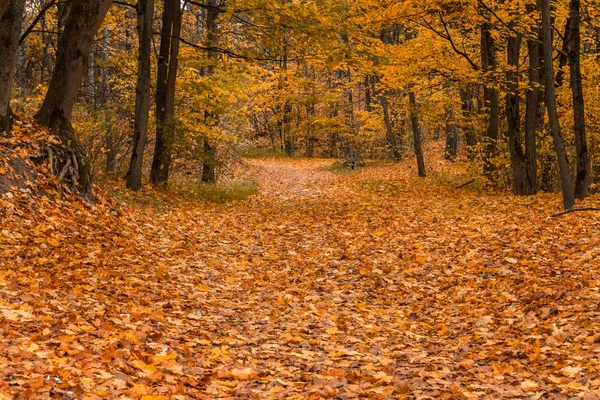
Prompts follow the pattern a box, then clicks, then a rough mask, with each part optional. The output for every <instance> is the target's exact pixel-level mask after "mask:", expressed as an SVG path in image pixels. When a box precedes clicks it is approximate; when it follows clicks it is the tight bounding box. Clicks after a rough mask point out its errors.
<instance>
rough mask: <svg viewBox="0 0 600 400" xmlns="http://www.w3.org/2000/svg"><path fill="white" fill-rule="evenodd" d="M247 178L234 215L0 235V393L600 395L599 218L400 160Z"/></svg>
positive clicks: (175, 211)
mask: <svg viewBox="0 0 600 400" xmlns="http://www.w3.org/2000/svg"><path fill="white" fill-rule="evenodd" d="M251 163H252V165H253V166H254V167H253V168H252V169H251V170H250V177H253V178H254V179H257V180H258V181H259V182H260V184H261V188H262V194H261V195H259V196H255V197H253V198H251V199H249V200H248V201H243V202H234V203H231V204H227V205H215V204H205V203H198V202H182V201H183V200H181V199H176V201H175V200H174V201H173V202H172V203H169V200H170V199H168V198H167V199H165V200H164V204H162V203H160V204H158V205H157V206H152V205H148V206H145V207H144V206H142V205H140V203H139V202H138V203H134V205H133V206H130V207H128V208H126V209H125V210H124V211H123V213H122V215H121V216H115V215H113V214H107V213H106V212H105V211H102V207H101V206H98V207H97V208H94V209H89V210H88V209H85V208H84V207H82V206H77V205H76V204H75V205H73V204H69V203H64V207H63V208H60V209H56V207H59V206H60V207H62V206H63V204H62V203H61V204H59V205H56V204H53V203H42V204H36V205H35V207H37V208H36V212H38V213H40V214H39V217H35V216H31V215H28V216H27V217H26V218H23V219H22V220H20V219H18V218H17V216H18V215H17V214H13V218H12V219H6V221H8V222H10V223H12V224H13V225H11V226H10V227H5V228H4V229H3V230H2V231H1V232H0V234H1V235H2V237H1V238H0V250H1V251H2V253H0V254H2V255H3V256H4V258H3V259H2V258H0V266H3V269H2V270H1V271H0V288H1V289H2V290H1V291H0V329H2V330H3V339H1V340H0V394H2V393H5V394H6V396H8V398H19V396H21V398H51V397H52V396H54V397H56V396H57V395H60V396H62V397H63V398H75V397H77V398H88V399H99V398H100V399H101V398H121V397H122V398H125V397H123V396H126V397H127V398H134V399H140V398H144V397H143V396H150V395H153V396H165V398H172V399H203V398H260V399H271V398H287V397H290V396H297V397H296V398H309V397H310V398H349V399H351V398H381V399H383V398H390V396H391V397H392V398H393V397H395V398H431V399H440V398H549V397H551V396H554V395H555V394H556V395H557V396H559V398H561V397H560V396H562V395H561V394H560V393H563V394H569V395H571V396H580V395H581V396H583V395H584V394H585V396H587V398H590V399H591V398H597V397H593V396H596V395H597V394H598V393H600V392H599V390H600V375H598V373H597V371H600V362H599V361H598V358H597V356H596V354H597V352H598V351H599V350H600V348H599V347H598V345H597V343H598V332H600V320H599V319H598V302H599V297H598V291H597V287H598V284H597V282H598V279H597V277H598V267H599V266H598V260H599V259H600V219H599V218H598V217H597V216H595V215H588V216H580V215H570V216H567V217H566V218H562V219H552V218H549V217H548V215H549V214H551V213H552V212H553V211H554V210H555V208H556V207H558V205H559V204H560V201H559V199H558V197H557V196H554V195H540V196H536V197H532V198H515V197H511V196H508V195H504V194H503V195H500V196H494V195H485V194H482V193H477V192H469V191H468V190H464V191H463V190H461V191H457V190H454V189H453V188H452V186H444V185H442V184H440V183H439V182H437V181H435V178H428V179H426V180H418V179H416V178H414V175H415V174H414V171H413V170H411V169H410V167H408V166H405V165H400V166H398V165H394V166H384V167H373V168H368V169H366V170H363V171H360V172H357V173H355V174H352V175H350V176H346V177H340V176H338V175H335V174H332V173H329V172H326V171H324V170H323V169H322V168H323V167H324V166H327V165H328V164H329V162H327V161H318V160H317V161H296V160H293V161H281V160H268V161H267V160H261V161H252V162H251ZM432 175H435V174H432ZM152 196H154V194H152ZM151 199H152V200H153V201H157V200H156V199H155V198H154V197H151ZM592 200H594V201H597V200H598V199H592ZM151 204H152V203H151ZM9 211H10V210H9ZM10 212H12V211H10ZM19 218H20V217H19ZM14 221H22V223H20V224H17V223H16V222H14ZM3 260H4V261H3ZM2 316H3V317H2ZM69 393H70V394H69ZM0 398H2V396H0ZM151 398H152V397H147V399H151Z"/></svg>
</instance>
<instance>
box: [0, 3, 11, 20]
mask: <svg viewBox="0 0 600 400" xmlns="http://www.w3.org/2000/svg"><path fill="white" fill-rule="evenodd" d="M9 4H10V3H9V2H8V1H6V0H2V1H1V2H0V19H2V17H3V16H4V11H6V9H7V8H8V5H9Z"/></svg>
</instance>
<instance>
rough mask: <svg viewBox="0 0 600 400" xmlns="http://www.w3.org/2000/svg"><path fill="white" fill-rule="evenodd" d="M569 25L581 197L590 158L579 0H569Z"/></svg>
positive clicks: (577, 180) (587, 179)
mask: <svg viewBox="0 0 600 400" xmlns="http://www.w3.org/2000/svg"><path fill="white" fill-rule="evenodd" d="M569 20H570V23H568V24H567V25H568V26H570V27H571V29H570V32H567V35H566V36H565V41H566V42H567V44H568V45H567V46H568V53H567V54H568V59H569V70H570V75H571V92H572V94H573V132H574V134H575V149H576V152H577V165H576V170H577V171H576V175H575V197H576V198H578V199H583V198H585V197H587V196H588V192H589V186H590V177H591V174H590V158H589V155H588V147H587V136H586V131H585V102H584V97H583V84H582V80H581V4H580V0H571V1H570V5H569Z"/></svg>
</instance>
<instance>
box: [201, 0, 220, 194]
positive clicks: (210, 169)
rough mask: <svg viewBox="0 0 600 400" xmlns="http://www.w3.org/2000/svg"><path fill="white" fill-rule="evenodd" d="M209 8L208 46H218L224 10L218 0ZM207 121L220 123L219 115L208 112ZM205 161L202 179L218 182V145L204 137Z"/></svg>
mask: <svg viewBox="0 0 600 400" xmlns="http://www.w3.org/2000/svg"><path fill="white" fill-rule="evenodd" d="M207 3H208V8H207V9H206V46H207V47H209V48H210V47H218V46H219V34H218V31H217V29H218V26H217V18H218V17H219V14H220V13H221V12H222V11H221V8H220V6H222V4H219V2H218V0H208V2H207ZM209 57H210V58H211V64H210V65H209V66H208V68H207V74H208V75H211V74H213V73H214V72H215V67H216V64H217V55H216V53H214V52H210V53H209ZM204 119H205V121H210V122H209V124H210V125H211V126H217V125H218V124H219V116H218V115H216V114H214V113H207V114H206V115H205V118H204ZM204 154H205V157H204V162H203V164H202V181H203V182H207V183H217V173H216V167H217V147H216V145H215V144H213V143H211V142H210V140H209V139H208V138H205V139H204Z"/></svg>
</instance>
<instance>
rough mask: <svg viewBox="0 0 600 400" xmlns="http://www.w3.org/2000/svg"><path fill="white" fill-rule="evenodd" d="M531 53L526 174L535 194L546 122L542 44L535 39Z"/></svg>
mask: <svg viewBox="0 0 600 400" xmlns="http://www.w3.org/2000/svg"><path fill="white" fill-rule="evenodd" d="M527 49H528V55H529V73H528V79H529V88H528V89H527V93H526V95H525V103H526V106H525V158H526V160H527V167H526V175H527V181H528V182H529V186H530V188H531V193H529V194H535V193H537V192H538V190H539V182H538V178H537V170H538V166H537V144H536V141H537V136H538V132H541V130H542V128H543V123H544V107H543V103H542V100H543V95H542V90H541V89H540V85H543V79H542V72H541V68H542V65H541V57H542V54H541V53H542V52H541V44H540V42H539V41H536V40H534V39H528V40H527Z"/></svg>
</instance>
